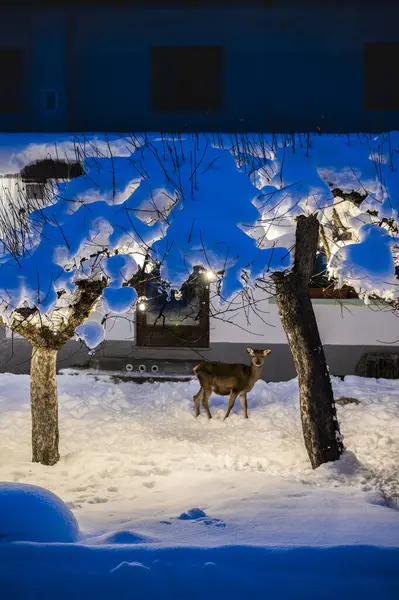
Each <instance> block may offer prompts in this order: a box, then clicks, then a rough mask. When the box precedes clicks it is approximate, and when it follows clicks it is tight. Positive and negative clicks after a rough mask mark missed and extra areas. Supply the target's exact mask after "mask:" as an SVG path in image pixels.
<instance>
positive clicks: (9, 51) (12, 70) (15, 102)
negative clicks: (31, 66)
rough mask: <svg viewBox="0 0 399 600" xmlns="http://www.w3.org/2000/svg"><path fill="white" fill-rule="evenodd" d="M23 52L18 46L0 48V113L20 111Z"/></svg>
mask: <svg viewBox="0 0 399 600" xmlns="http://www.w3.org/2000/svg"><path fill="white" fill-rule="evenodd" d="M24 88H25V54H24V52H23V50H20V49H18V48H0V113H3V114H13V113H16V114H18V113H21V112H23V110H24V100H25V89H24Z"/></svg>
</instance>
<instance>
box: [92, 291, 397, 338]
mask: <svg viewBox="0 0 399 600" xmlns="http://www.w3.org/2000/svg"><path fill="white" fill-rule="evenodd" d="M356 302H357V301H346V302H345V303H344V304H342V303H339V302H336V303H334V304H332V303H331V302H330V301H317V302H315V303H314V309H315V313H316V318H317V322H318V325H319V329H320V335H321V339H322V342H323V343H324V344H331V345H344V346H345V345H348V346H351V345H383V346H384V345H386V344H390V345H395V346H399V320H398V318H397V317H395V316H394V315H393V314H392V312H391V311H390V310H388V309H387V308H384V307H383V306H382V305H375V306H366V305H365V304H360V305H359V304H356ZM256 310H257V312H258V313H259V314H260V315H261V317H260V316H257V315H256V314H255V312H254V311H249V314H248V320H247V317H246V315H245V313H244V311H243V310H242V309H241V310H236V311H234V313H230V312H228V313H226V314H225V315H222V314H221V315H219V316H218V317H217V318H211V319H210V339H211V344H212V343H216V342H234V343H254V344H256V343H258V344H262V343H267V344H286V343H287V340H286V337H285V333H284V330H283V328H282V326H281V322H280V317H279V314H278V310H277V305H276V304H275V303H274V301H273V300H272V299H271V300H269V299H268V298H265V297H264V296H263V299H262V294H261V293H258V296H257V298H256ZM93 316H94V317H95V318H98V319H100V318H101V317H100V315H99V314H98V316H97V315H96V314H95V313H93ZM227 320H229V321H230V322H228V321H227ZM106 339H107V340H129V341H131V342H132V343H134V341H135V323H134V312H132V313H130V314H129V315H128V316H127V318H126V317H120V316H118V315H115V316H114V317H113V318H112V319H109V321H108V323H107V325H106Z"/></svg>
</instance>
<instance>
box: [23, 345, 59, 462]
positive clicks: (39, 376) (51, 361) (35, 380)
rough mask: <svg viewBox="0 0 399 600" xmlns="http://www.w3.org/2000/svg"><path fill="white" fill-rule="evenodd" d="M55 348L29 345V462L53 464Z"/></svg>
mask: <svg viewBox="0 0 399 600" xmlns="http://www.w3.org/2000/svg"><path fill="white" fill-rule="evenodd" d="M56 362H57V350H55V349H54V348H48V347H42V346H33V348H32V359H31V365H30V397H31V411H32V461H33V462H39V463H41V464H42V465H55V463H57V462H58V460H59V458H60V455H59V453H58V440H59V433H58V394H57V378H56Z"/></svg>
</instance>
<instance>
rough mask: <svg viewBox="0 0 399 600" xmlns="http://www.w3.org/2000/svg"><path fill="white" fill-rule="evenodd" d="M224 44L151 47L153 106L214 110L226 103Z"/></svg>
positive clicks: (170, 108) (166, 108)
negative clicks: (224, 90) (224, 95)
mask: <svg viewBox="0 0 399 600" xmlns="http://www.w3.org/2000/svg"><path fill="white" fill-rule="evenodd" d="M222 78H223V48H222V47H221V46H179V47H170V46H167V47H154V48H152V49H151V83H152V108H153V109H154V110H161V111H176V110H188V111H213V110H220V109H221V108H222V104H223V82H222Z"/></svg>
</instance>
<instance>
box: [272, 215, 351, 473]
mask: <svg viewBox="0 0 399 600" xmlns="http://www.w3.org/2000/svg"><path fill="white" fill-rule="evenodd" d="M318 235H319V222H318V220H317V217H316V216H314V215H312V216H310V217H304V216H300V217H299V218H298V219H297V229H296V245H295V261H294V268H293V270H292V271H291V272H289V273H275V274H274V275H273V280H274V283H275V285H276V299H277V305H278V310H279V313H280V317H281V322H282V325H283V328H284V331H285V333H286V335H287V338H288V343H289V346H290V350H291V353H292V357H293V359H294V364H295V368H296V372H297V375H298V383H299V398H300V410H301V420H302V429H303V435H304V439H305V446H306V450H307V452H308V455H309V459H310V462H311V464H312V467H313V468H314V469H315V468H317V467H318V466H319V465H321V464H322V463H325V462H329V461H334V460H337V459H338V458H339V457H340V455H341V454H342V452H343V444H342V442H341V441H340V432H339V426H338V421H337V413H336V408H335V402H334V395H333V391H332V387H331V380H330V375H329V372H328V367H327V363H326V358H325V355H324V350H323V346H322V343H321V340H320V335H319V330H318V327H317V322H316V317H315V314H314V311H313V306H312V303H311V300H310V298H309V294H308V285H309V281H310V277H311V275H312V272H313V266H314V262H315V258H316V251H317V244H318Z"/></svg>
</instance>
